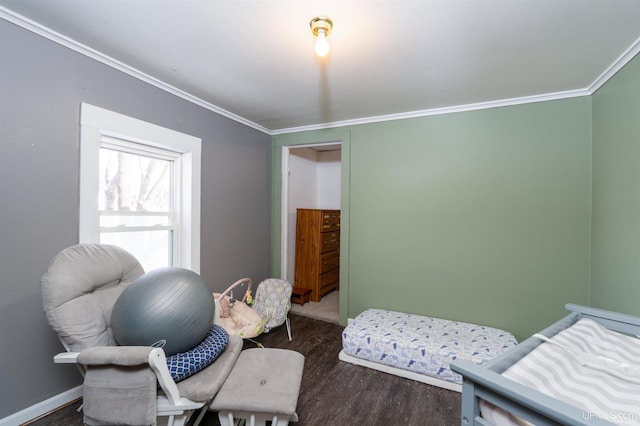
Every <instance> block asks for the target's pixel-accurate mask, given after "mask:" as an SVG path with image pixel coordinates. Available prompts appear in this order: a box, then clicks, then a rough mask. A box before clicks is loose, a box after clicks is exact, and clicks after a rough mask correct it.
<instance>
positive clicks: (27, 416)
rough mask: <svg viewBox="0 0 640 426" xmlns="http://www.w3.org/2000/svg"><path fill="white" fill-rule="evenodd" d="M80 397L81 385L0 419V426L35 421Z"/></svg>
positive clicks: (11, 425)
mask: <svg viewBox="0 0 640 426" xmlns="http://www.w3.org/2000/svg"><path fill="white" fill-rule="evenodd" d="M80 397H82V385H79V386H76V387H75V388H72V389H69V390H68V391H65V392H62V393H60V394H58V395H54V396H52V397H51V398H49V399H47V400H44V401H42V402H39V403H37V404H34V405H32V406H31V407H27V408H25V409H24V410H21V411H18V412H17V413H15V414H12V415H10V416H9V417H5V418H3V419H0V426H16V425H21V424H23V423H26V422H28V421H31V420H34V419H37V418H38V417H40V416H43V415H45V414H47V413H49V412H51V411H53V410H55V409H57V408H59V407H62V406H63V405H65V404H68V403H70V402H72V401H75V400H76V399H78V398H80Z"/></svg>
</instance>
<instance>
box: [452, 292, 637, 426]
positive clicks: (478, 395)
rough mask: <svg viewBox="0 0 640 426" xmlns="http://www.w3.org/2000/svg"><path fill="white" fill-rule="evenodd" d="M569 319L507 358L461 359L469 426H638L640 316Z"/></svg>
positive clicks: (583, 312) (583, 310) (593, 314)
mask: <svg viewBox="0 0 640 426" xmlns="http://www.w3.org/2000/svg"><path fill="white" fill-rule="evenodd" d="M566 308H567V310H569V311H571V313H570V314H569V315H567V316H566V317H564V318H563V319H561V320H559V321H558V322H556V323H554V324H552V325H550V326H549V327H547V328H546V329H544V330H542V331H541V332H539V333H536V334H535V335H534V336H532V337H531V338H529V339H527V340H525V341H524V342H522V343H521V344H519V345H518V346H516V347H514V348H512V349H511V350H509V351H507V352H505V353H504V354H502V355H501V356H499V357H497V358H495V359H493V360H491V361H489V362H487V363H485V364H484V365H476V364H474V363H470V362H468V361H465V360H460V359H458V360H455V361H453V362H452V363H451V369H452V370H453V371H455V372H457V373H459V374H461V375H462V377H463V385H462V424H464V425H528V424H531V423H533V424H535V425H558V424H561V425H613V424H619V425H640V397H639V396H638V395H640V339H638V338H637V336H638V335H640V318H638V317H634V316H630V315H625V314H619V313H615V312H609V311H604V310H600V309H595V308H589V307H584V306H578V305H573V304H568V305H566Z"/></svg>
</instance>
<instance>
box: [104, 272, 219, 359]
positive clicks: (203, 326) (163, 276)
mask: <svg viewBox="0 0 640 426" xmlns="http://www.w3.org/2000/svg"><path fill="white" fill-rule="evenodd" d="M214 309H215V303H214V300H213V294H212V293H211V292H210V291H209V289H208V288H207V285H206V284H205V283H204V281H203V280H202V278H201V277H200V275H198V274H196V273H195V272H193V271H190V270H188V269H183V268H172V267H170V268H160V269H154V270H153V271H150V272H147V273H146V274H144V275H142V276H141V277H139V278H138V279H136V280H135V281H134V282H132V283H131V284H130V285H129V286H128V287H127V288H126V289H125V290H124V291H123V292H122V294H120V296H119V297H118V299H117V300H116V303H115V304H114V305H113V311H112V313H111V329H112V331H113V337H115V339H116V341H117V342H118V344H120V345H123V346H156V347H162V348H163V349H164V351H165V353H166V354H167V356H170V355H174V354H177V353H179V352H185V351H188V350H190V349H192V348H194V347H195V346H197V345H198V344H199V343H200V342H201V341H202V340H203V339H204V338H205V337H206V335H207V333H208V332H209V329H210V328H211V325H212V323H213V314H214Z"/></svg>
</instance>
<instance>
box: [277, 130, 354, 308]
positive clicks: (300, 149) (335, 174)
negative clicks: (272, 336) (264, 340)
mask: <svg viewBox="0 0 640 426" xmlns="http://www.w3.org/2000/svg"><path fill="white" fill-rule="evenodd" d="M282 154H283V156H282V166H283V168H282V176H283V186H282V217H281V223H282V235H281V238H282V240H281V257H280V259H281V275H282V276H283V278H284V279H286V280H288V281H289V282H291V283H294V281H295V248H296V213H297V209H298V208H308V209H327V210H340V209H341V172H342V144H341V143H340V142H327V143H314V144H308V145H295V146H284V147H283V151H282ZM336 293H337V292H336ZM327 296H329V295H327ZM337 299H338V298H337V294H334V295H333V297H328V298H327V303H329V301H335V304H334V303H332V304H331V307H329V310H331V309H335V318H336V321H337V318H338V310H339V309H338V303H337ZM323 300H324V299H323ZM322 303H323V301H321V302H314V303H312V304H310V305H309V306H307V304H305V306H303V307H301V308H300V307H298V306H295V307H294V308H296V309H298V308H300V309H298V310H301V309H304V308H307V310H309V311H311V310H312V309H318V306H317V305H318V304H322ZM324 305H325V306H322V308H323V309H325V310H326V309H327V306H326V303H325V304H324ZM333 306H335V308H333ZM298 313H299V312H298ZM312 315H313V314H312V313H311V315H306V316H312ZM318 319H321V318H318Z"/></svg>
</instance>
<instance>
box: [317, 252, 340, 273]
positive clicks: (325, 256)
mask: <svg viewBox="0 0 640 426" xmlns="http://www.w3.org/2000/svg"><path fill="white" fill-rule="evenodd" d="M338 266H340V251H339V250H333V251H329V252H327V253H322V254H321V255H320V273H321V274H324V273H325V272H329V271H331V270H332V269H336V268H337V267H338Z"/></svg>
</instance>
